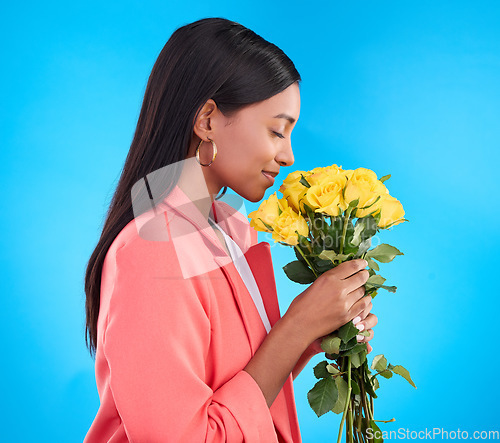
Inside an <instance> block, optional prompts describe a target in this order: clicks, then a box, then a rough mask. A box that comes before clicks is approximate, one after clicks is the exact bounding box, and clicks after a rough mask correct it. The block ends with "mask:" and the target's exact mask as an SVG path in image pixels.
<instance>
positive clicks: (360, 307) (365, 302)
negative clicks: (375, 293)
mask: <svg viewBox="0 0 500 443" xmlns="http://www.w3.org/2000/svg"><path fill="white" fill-rule="evenodd" d="M371 302H372V298H371V297H362V298H361V299H359V300H358V301H357V302H355V303H354V304H353V305H352V306H351V308H350V309H349V317H350V319H351V320H352V319H353V318H355V317H359V316H360V314H361V313H362V312H363V311H364V310H365V309H366V308H368V306H369V305H370V304H371Z"/></svg>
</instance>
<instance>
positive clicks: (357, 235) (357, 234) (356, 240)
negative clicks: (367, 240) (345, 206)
mask: <svg viewBox="0 0 500 443" xmlns="http://www.w3.org/2000/svg"><path fill="white" fill-rule="evenodd" d="M364 229H365V225H364V224H363V223H356V226H354V234H353V236H352V240H351V244H353V245H354V246H359V244H360V243H361V233H362V232H363V231H364Z"/></svg>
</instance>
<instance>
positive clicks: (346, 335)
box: [337, 321, 359, 343]
mask: <svg viewBox="0 0 500 443" xmlns="http://www.w3.org/2000/svg"><path fill="white" fill-rule="evenodd" d="M358 332H359V330H358V328H357V327H356V326H354V324H353V322H352V321H350V322H348V323H346V324H345V325H344V326H342V327H341V328H339V331H338V333H337V335H338V336H339V337H340V338H341V339H342V341H343V342H344V343H347V342H348V341H349V340H351V339H352V338H353V337H356V335H357V334H358Z"/></svg>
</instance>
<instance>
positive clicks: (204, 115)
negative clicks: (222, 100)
mask: <svg viewBox="0 0 500 443" xmlns="http://www.w3.org/2000/svg"><path fill="white" fill-rule="evenodd" d="M217 111H218V109H217V104H216V103H215V102H214V101H213V100H212V99H209V100H207V102H206V103H205V104H204V105H203V106H202V107H201V108H200V111H199V112H198V116H197V117H196V120H195V122H194V127H193V131H194V133H195V134H196V135H197V136H198V137H200V138H201V139H203V140H207V139H208V138H211V139H212V138H213V132H214V125H213V123H214V117H215V115H216V114H217Z"/></svg>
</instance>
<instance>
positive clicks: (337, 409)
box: [332, 377, 349, 414]
mask: <svg viewBox="0 0 500 443" xmlns="http://www.w3.org/2000/svg"><path fill="white" fill-rule="evenodd" d="M335 385H336V386H337V391H338V397H337V401H336V402H335V406H334V407H333V408H332V412H334V413H335V414H342V413H343V412H344V406H345V402H346V400H347V391H348V388H349V387H348V385H347V382H346V381H345V380H344V379H343V378H342V377H335Z"/></svg>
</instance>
